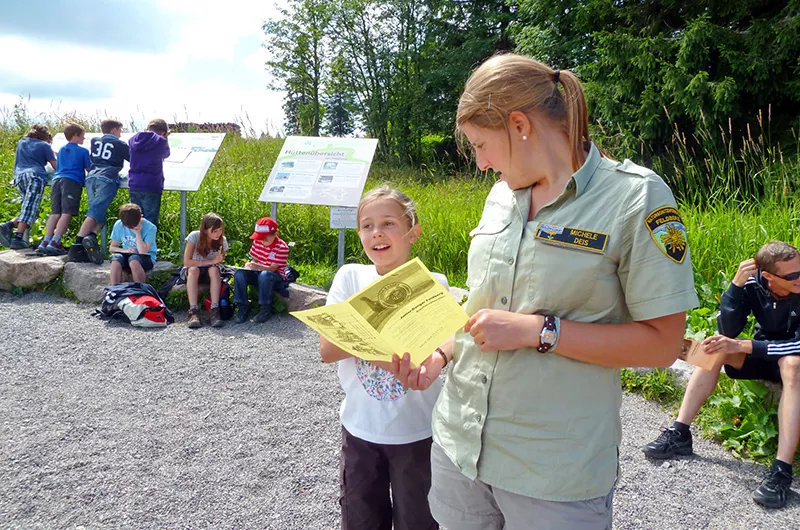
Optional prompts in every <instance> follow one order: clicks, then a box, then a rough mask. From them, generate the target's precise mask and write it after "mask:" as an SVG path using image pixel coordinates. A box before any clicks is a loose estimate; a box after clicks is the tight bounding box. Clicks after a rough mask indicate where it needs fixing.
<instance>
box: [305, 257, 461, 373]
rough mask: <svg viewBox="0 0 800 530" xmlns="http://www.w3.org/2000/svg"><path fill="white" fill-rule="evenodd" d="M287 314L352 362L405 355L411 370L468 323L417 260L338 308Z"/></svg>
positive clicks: (442, 287) (336, 305) (459, 309)
mask: <svg viewBox="0 0 800 530" xmlns="http://www.w3.org/2000/svg"><path fill="white" fill-rule="evenodd" d="M291 314H292V316H294V317H297V318H299V319H300V320H302V321H303V322H304V323H305V324H307V325H308V326H309V327H311V328H312V329H314V331H316V332H317V333H319V334H320V335H322V336H323V337H325V338H326V339H328V340H329V341H331V342H332V343H334V344H335V345H337V346H338V347H340V348H342V349H343V350H344V351H346V352H348V353H351V354H352V355H354V356H356V357H360V358H361V359H365V360H367V361H390V360H391V358H392V354H393V353H397V354H398V355H400V356H402V355H403V353H405V352H408V353H409V354H410V355H411V362H412V363H413V364H415V365H418V364H419V363H421V362H422V361H424V360H425V359H426V358H427V357H428V356H429V355H430V354H431V353H432V352H433V351H434V350H435V349H436V347H437V346H439V345H440V344H441V343H443V342H444V341H445V340H446V339H447V338H448V337H450V336H452V335H453V334H454V333H455V332H456V331H458V330H459V329H461V328H462V327H463V326H464V324H465V323H466V322H467V320H468V319H469V317H468V316H467V314H466V313H465V312H464V310H463V309H461V306H459V305H458V303H456V301H455V300H453V297H452V296H451V295H450V293H449V292H448V291H447V289H445V288H444V286H442V284H440V283H439V282H437V281H436V279H435V278H434V277H433V275H432V274H431V273H430V271H429V270H428V269H427V267H425V265H424V264H423V263H422V262H421V261H420V260H419V258H415V259H413V260H411V261H409V262H408V263H406V264H405V265H403V266H401V267H398V268H397V269H395V270H393V271H392V272H390V273H389V274H387V275H385V276H383V277H381V278H379V279H378V280H376V281H374V282H373V283H371V284H370V285H368V286H367V287H365V288H364V289H362V290H361V291H359V292H358V293H356V294H354V295H353V296H351V297H350V298H348V299H347V300H345V301H344V302H342V303H339V304H334V305H329V306H325V307H318V308H316V309H309V310H307V311H296V312H293V313H291Z"/></svg>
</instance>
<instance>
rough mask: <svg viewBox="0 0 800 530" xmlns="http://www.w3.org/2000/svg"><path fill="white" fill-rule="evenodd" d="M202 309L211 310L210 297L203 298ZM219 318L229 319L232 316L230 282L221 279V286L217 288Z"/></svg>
mask: <svg viewBox="0 0 800 530" xmlns="http://www.w3.org/2000/svg"><path fill="white" fill-rule="evenodd" d="M203 309H205V310H206V311H210V310H211V298H210V297H209V298H206V299H205V300H203ZM219 318H221V319H222V320H230V319H231V318H233V303H232V302H231V284H230V283H228V282H227V281H226V280H222V286H221V287H220V289H219Z"/></svg>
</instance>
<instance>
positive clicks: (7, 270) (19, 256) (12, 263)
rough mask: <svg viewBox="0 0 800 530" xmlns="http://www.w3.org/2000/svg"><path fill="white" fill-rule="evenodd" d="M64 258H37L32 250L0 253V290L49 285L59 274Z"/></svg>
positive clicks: (62, 268) (64, 261)
mask: <svg viewBox="0 0 800 530" xmlns="http://www.w3.org/2000/svg"><path fill="white" fill-rule="evenodd" d="M66 261H67V257H66V256H39V255H38V254H36V252H34V251H33V250H5V251H2V252H0V289H3V290H4V291H11V290H12V289H14V288H15V287H32V286H34V285H37V284H42V283H50V282H52V281H53V280H55V279H56V278H58V275H59V274H61V271H62V270H64V263H66Z"/></svg>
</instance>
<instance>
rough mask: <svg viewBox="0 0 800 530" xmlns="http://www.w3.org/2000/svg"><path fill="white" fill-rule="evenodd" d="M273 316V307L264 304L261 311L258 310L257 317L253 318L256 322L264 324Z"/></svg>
mask: <svg viewBox="0 0 800 530" xmlns="http://www.w3.org/2000/svg"><path fill="white" fill-rule="evenodd" d="M271 316H272V307H269V306H265V305H262V306H261V311H259V312H258V314H257V315H256V317H255V318H254V319H253V322H255V323H256V324H263V323H264V322H266V321H267V320H269V317H271Z"/></svg>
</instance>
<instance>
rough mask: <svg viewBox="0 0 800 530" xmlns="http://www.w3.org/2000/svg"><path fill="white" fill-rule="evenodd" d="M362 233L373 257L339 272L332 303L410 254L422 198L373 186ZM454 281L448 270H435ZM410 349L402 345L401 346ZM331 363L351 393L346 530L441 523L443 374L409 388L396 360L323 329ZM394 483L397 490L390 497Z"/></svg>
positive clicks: (346, 417)
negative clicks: (364, 355)
mask: <svg viewBox="0 0 800 530" xmlns="http://www.w3.org/2000/svg"><path fill="white" fill-rule="evenodd" d="M357 219H358V236H359V238H360V239H361V244H362V245H363V247H364V252H366V254H367V256H368V257H369V259H370V261H372V263H373V265H358V264H349V265H345V266H344V267H342V268H341V269H339V272H337V273H336V277H335V278H334V279H333V284H332V285H331V289H330V292H329V293H328V301H327V303H328V304H329V305H330V304H336V303H339V302H343V301H345V300H347V299H348V298H349V297H350V296H352V295H354V294H355V293H357V292H358V291H360V290H362V289H363V288H364V287H366V286H368V285H369V284H371V283H372V282H374V281H375V280H377V279H378V278H379V277H380V276H382V275H384V274H386V273H387V272H389V271H391V270H394V269H396V268H397V267H399V266H401V265H403V264H404V263H406V262H407V261H408V260H409V257H410V255H411V245H412V244H413V243H414V242H415V241H416V240H417V239H418V238H419V235H420V232H421V227H420V225H419V222H418V219H417V213H416V210H415V208H414V204H413V203H412V202H411V199H409V198H408V197H407V196H406V195H405V194H404V193H402V192H400V191H397V190H393V189H390V188H387V187H381V188H377V189H375V190H372V191H371V192H369V193H368V194H367V195H365V196H364V197H363V198H362V199H361V203H360V204H359V206H358V216H357ZM434 276H435V277H436V279H437V280H438V281H439V283H441V284H442V285H444V286H445V287H448V285H447V278H445V277H444V276H443V275H441V274H434ZM401 353H402V352H401ZM320 354H321V356H322V360H323V361H324V362H326V363H331V362H334V361H338V362H339V380H340V382H341V384H342V389H343V390H344V393H345V398H344V401H343V402H342V406H341V408H340V409H339V417H340V418H341V421H342V453H341V465H340V496H339V503H340V505H341V506H342V530H360V529H365V528H369V529H387V530H390V529H391V528H392V524H393V523H394V528H395V530H406V529H408V530H411V529H413V530H427V529H432V530H433V529H437V528H439V526H438V525H437V524H436V521H434V519H433V517H432V516H431V513H430V509H429V508H428V499H427V495H428V490H429V489H430V487H431V470H430V448H431V436H432V432H431V414H432V411H433V406H434V403H435V402H436V398H437V397H438V396H439V390H440V389H441V382H439V381H437V382H436V383H434V384H433V385H431V387H430V388H428V389H427V390H424V391H414V390H411V391H409V390H407V389H405V388H404V387H403V385H401V384H400V382H399V381H398V380H397V379H396V378H395V377H394V376H393V375H392V374H391V373H390V372H389V371H388V370H386V369H384V368H389V367H390V366H391V363H390V362H386V363H379V362H369V361H364V360H362V359H358V358H356V357H354V356H352V355H351V354H349V353H348V352H346V351H344V350H342V349H341V348H339V347H337V346H335V345H334V344H332V343H331V342H329V341H327V340H326V339H325V338H324V337H320ZM390 484H391V497H390V493H389V492H390V487H389V486H390Z"/></svg>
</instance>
